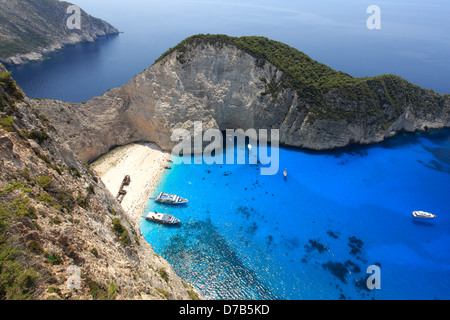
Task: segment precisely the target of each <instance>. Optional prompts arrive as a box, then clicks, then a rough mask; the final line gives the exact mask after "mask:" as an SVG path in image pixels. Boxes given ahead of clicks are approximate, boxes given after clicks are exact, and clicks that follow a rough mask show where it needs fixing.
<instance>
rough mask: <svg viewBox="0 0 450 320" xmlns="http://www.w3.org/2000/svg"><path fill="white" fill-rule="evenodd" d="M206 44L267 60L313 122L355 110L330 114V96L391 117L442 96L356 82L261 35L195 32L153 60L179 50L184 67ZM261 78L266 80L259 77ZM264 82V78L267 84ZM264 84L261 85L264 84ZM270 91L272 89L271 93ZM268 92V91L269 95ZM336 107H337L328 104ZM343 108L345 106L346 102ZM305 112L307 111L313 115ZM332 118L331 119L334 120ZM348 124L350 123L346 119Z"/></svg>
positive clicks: (376, 81) (391, 81)
mask: <svg viewBox="0 0 450 320" xmlns="http://www.w3.org/2000/svg"><path fill="white" fill-rule="evenodd" d="M204 43H209V44H212V45H216V46H219V47H220V46H223V45H233V46H235V47H237V48H238V49H240V50H242V51H243V52H245V53H248V54H249V55H251V56H253V57H254V58H256V59H257V61H256V63H257V65H258V66H260V67H264V65H265V63H266V62H269V63H270V64H272V65H274V66H275V67H277V68H278V69H279V70H281V71H282V72H283V77H282V78H281V81H280V83H279V84H280V85H281V86H282V87H285V88H292V89H294V90H296V91H297V93H298V95H299V97H300V98H301V99H302V100H303V105H305V103H309V104H310V105H311V106H312V107H313V110H316V111H317V112H315V116H316V118H336V119H340V118H342V117H345V118H347V119H348V117H349V116H350V118H351V116H352V115H351V114H350V113H352V112H354V111H355V110H348V111H349V112H344V113H345V114H344V113H342V111H344V110H339V112H333V110H332V109H331V108H332V107H331V106H330V104H329V103H327V101H330V100H333V98H331V99H330V96H333V94H335V96H338V97H339V98H340V99H343V100H344V101H347V102H357V103H358V105H360V106H362V107H363V110H361V109H360V110H359V111H360V113H361V111H363V112H369V113H370V114H372V115H377V114H378V115H381V113H382V112H383V108H384V106H385V105H389V106H391V107H393V108H394V111H395V112H394V113H395V115H394V116H398V115H400V114H401V112H402V110H401V109H402V108H403V107H404V106H407V105H413V106H416V107H419V108H421V107H423V106H425V105H426V101H424V99H423V96H425V95H426V96H428V97H429V96H432V97H433V99H436V100H437V101H434V102H437V105H439V106H443V105H444V99H445V96H442V95H439V94H436V93H434V91H432V90H427V89H423V88H421V87H419V86H417V85H414V84H412V83H410V82H408V81H406V80H405V79H403V78H401V77H400V76H397V75H392V74H387V75H380V76H375V77H363V78H355V77H352V76H350V75H349V74H347V73H344V72H341V71H336V70H333V69H332V68H330V67H328V66H326V65H325V64H322V63H319V62H317V61H315V60H313V59H311V58H310V57H309V56H308V55H306V54H305V53H303V52H301V51H299V50H297V49H295V48H293V47H290V46H289V45H287V44H284V43H281V42H278V41H274V40H270V39H268V38H266V37H259V36H245V37H230V36H227V35H210V34H206V35H204V34H199V35H193V36H191V37H189V38H186V39H185V40H183V41H182V42H180V43H179V44H177V45H176V46H175V47H173V48H170V49H169V50H168V51H166V52H165V53H164V54H162V56H161V57H159V58H158V59H157V60H156V61H155V63H156V62H158V61H161V60H162V59H164V58H165V57H166V56H168V55H169V54H171V53H173V52H175V51H176V52H178V53H179V55H178V56H177V60H178V61H179V62H180V63H185V62H186V61H187V60H186V57H185V53H186V52H188V50H189V49H190V48H192V47H195V46H197V45H199V44H204ZM262 80H265V79H262ZM266 81H267V80H266ZM266 81H265V82H266ZM271 87H272V89H273V88H275V89H276V90H275V89H274V90H271ZM272 91H273V92H272ZM267 93H272V96H273V98H275V99H276V95H277V94H278V88H276V86H275V84H273V83H269V84H267V83H266V91H265V92H264V94H267ZM333 105H336V104H333ZM347 105H348V103H347ZM313 110H310V111H313ZM333 115H334V116H333ZM348 120H351V119H348Z"/></svg>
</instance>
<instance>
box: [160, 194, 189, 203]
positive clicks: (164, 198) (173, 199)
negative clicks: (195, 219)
mask: <svg viewBox="0 0 450 320" xmlns="http://www.w3.org/2000/svg"><path fill="white" fill-rule="evenodd" d="M155 201H156V202H161V203H168V204H183V203H186V202H188V200H187V199H185V198H182V197H179V196H177V195H176V194H170V193H164V192H161V193H160V194H158V196H157V197H156V198H155Z"/></svg>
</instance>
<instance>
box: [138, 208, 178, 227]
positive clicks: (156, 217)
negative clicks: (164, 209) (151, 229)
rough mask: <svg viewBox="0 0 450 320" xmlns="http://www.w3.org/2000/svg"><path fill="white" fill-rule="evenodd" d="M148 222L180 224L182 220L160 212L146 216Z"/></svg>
mask: <svg viewBox="0 0 450 320" xmlns="http://www.w3.org/2000/svg"><path fill="white" fill-rule="evenodd" d="M145 219H146V220H149V221H154V222H159V223H163V224H177V223H179V222H180V219H178V218H175V217H174V216H172V215H170V214H167V213H158V212H156V211H155V212H149V213H147V215H146V216H145Z"/></svg>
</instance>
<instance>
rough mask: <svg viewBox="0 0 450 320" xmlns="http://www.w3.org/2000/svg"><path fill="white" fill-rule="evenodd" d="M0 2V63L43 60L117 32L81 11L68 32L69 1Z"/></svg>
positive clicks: (70, 14) (71, 14)
mask: <svg viewBox="0 0 450 320" xmlns="http://www.w3.org/2000/svg"><path fill="white" fill-rule="evenodd" d="M0 3H1V10H0V62H2V63H4V64H10V65H15V64H24V63H27V62H30V61H37V60H42V59H44V58H45V56H46V55H47V54H48V53H50V52H53V51H56V50H60V49H62V48H64V47H65V46H68V45H74V44H77V43H80V42H93V41H95V40H96V39H97V38H98V37H101V36H105V35H111V34H117V33H119V31H118V30H117V29H116V28H115V27H113V26H111V25H110V24H109V23H107V22H105V21H103V20H101V19H98V18H95V17H92V16H90V15H89V14H87V13H86V12H85V11H83V10H80V13H81V16H80V26H79V27H80V28H78V26H77V28H74V29H69V28H68V27H67V21H68V20H69V19H70V18H71V17H72V16H73V14H74V11H69V13H67V9H68V7H69V6H70V5H71V4H70V3H68V2H62V1H58V0H39V1H35V0H8V1H6V0H1V1H0ZM74 21H75V20H74ZM69 22H70V23H72V20H70V21H69ZM70 23H69V25H70Z"/></svg>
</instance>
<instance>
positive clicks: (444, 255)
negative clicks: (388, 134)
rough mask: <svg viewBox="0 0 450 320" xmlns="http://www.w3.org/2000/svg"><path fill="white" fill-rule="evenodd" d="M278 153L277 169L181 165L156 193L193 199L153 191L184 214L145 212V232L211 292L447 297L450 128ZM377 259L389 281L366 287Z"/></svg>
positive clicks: (216, 295)
mask: <svg viewBox="0 0 450 320" xmlns="http://www.w3.org/2000/svg"><path fill="white" fill-rule="evenodd" d="M279 155H280V171H279V173H278V174H277V175H273V176H262V175H260V166H261V165H250V164H241V165H237V164H235V165H225V164H223V165H218V164H214V165H207V164H205V163H203V164H190V165H189V164H178V165H173V167H172V169H171V170H167V171H166V173H165V175H164V177H163V178H162V179H161V181H160V182H159V184H158V185H157V187H156V189H155V192H154V194H153V195H152V197H154V196H155V195H156V194H157V193H159V192H160V191H164V192H169V193H176V194H178V195H180V196H184V197H187V198H188V199H189V203H188V205H186V206H182V207H177V206H167V205H162V204H157V203H155V202H154V200H153V199H150V200H149V202H148V205H147V208H146V211H149V210H151V211H155V210H156V211H158V212H165V213H169V214H173V215H175V216H176V217H178V218H179V219H181V221H182V222H181V224H180V225H179V226H178V227H173V226H166V225H160V224H157V223H154V222H149V221H146V220H145V219H142V220H141V230H142V231H143V233H144V235H145V237H146V239H147V241H148V242H150V243H151V244H152V246H153V247H154V249H155V251H156V252H157V253H158V254H160V255H161V256H163V257H164V258H166V259H167V260H168V261H169V262H170V263H171V264H172V265H173V266H174V268H175V270H176V271H177V272H178V273H179V274H180V276H182V277H183V278H184V279H185V280H186V281H188V282H190V283H192V284H193V285H194V286H196V287H197V288H198V289H199V290H200V292H201V293H202V294H203V295H204V296H205V297H206V298H210V299H449V298H450V277H449V276H450V206H449V204H450V200H449V190H450V130H444V131H440V132H434V133H428V134H403V135H400V136H399V137H396V138H394V139H392V140H389V141H387V142H385V143H382V144H379V145H376V146H370V147H353V148H347V149H342V150H338V151H335V152H331V153H319V152H306V151H299V150H295V149H289V148H280V149H279ZM284 168H287V170H288V176H287V178H286V179H285V178H284V176H283V174H282V171H283V170H284ZM414 210H424V211H429V212H432V213H435V214H437V217H436V218H435V219H433V220H420V219H417V218H414V217H413V216H412V211H414ZM370 265H378V266H379V267H380V274H381V278H380V284H381V289H373V290H368V289H367V285H366V279H367V278H368V276H369V275H370V274H369V273H367V268H368V267H369V266H370Z"/></svg>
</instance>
